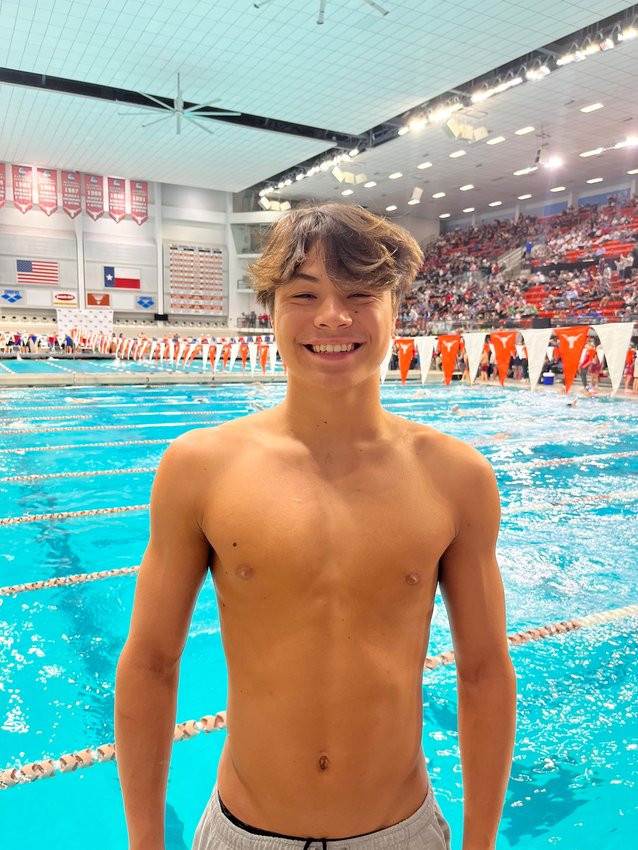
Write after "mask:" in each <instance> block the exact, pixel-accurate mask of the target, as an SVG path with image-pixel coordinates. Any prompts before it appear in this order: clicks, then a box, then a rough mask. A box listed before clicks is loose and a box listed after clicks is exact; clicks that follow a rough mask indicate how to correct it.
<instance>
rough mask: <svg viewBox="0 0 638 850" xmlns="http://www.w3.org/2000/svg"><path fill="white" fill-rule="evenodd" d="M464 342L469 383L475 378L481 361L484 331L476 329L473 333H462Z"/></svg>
mask: <svg viewBox="0 0 638 850" xmlns="http://www.w3.org/2000/svg"><path fill="white" fill-rule="evenodd" d="M463 341H464V342H465V350H466V351H467V365H468V369H469V370H470V383H472V384H473V383H474V381H475V380H476V372H477V370H478V367H479V366H480V363H481V355H482V354H483V346H484V345H485V332H484V331H476V332H474V333H466V334H463Z"/></svg>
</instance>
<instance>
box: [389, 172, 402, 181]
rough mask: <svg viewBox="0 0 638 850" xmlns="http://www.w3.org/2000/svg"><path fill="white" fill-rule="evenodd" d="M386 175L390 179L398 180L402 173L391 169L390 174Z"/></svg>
mask: <svg viewBox="0 0 638 850" xmlns="http://www.w3.org/2000/svg"><path fill="white" fill-rule="evenodd" d="M388 177H389V178H390V180H398V179H399V177H403V174H402V172H401V171H393V172H392V174H388Z"/></svg>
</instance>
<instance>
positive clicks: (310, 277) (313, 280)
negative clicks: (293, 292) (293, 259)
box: [290, 272, 319, 283]
mask: <svg viewBox="0 0 638 850" xmlns="http://www.w3.org/2000/svg"><path fill="white" fill-rule="evenodd" d="M293 280H307V281H308V282H309V283H319V278H318V277H314V275H311V274H305V272H295V273H294V274H293V275H292V277H291V278H290V283H292V281H293Z"/></svg>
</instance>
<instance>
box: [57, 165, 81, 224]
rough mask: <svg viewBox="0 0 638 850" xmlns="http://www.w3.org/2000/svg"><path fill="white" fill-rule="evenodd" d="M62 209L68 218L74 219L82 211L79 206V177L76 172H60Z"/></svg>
mask: <svg viewBox="0 0 638 850" xmlns="http://www.w3.org/2000/svg"><path fill="white" fill-rule="evenodd" d="M62 209H63V210H64V212H65V213H66V214H67V215H68V217H69V218H75V217H76V215H78V214H79V212H80V210H81V209H82V207H81V204H80V175H79V174H78V172H77V171H63V172H62Z"/></svg>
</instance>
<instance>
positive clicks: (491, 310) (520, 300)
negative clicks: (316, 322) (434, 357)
mask: <svg viewBox="0 0 638 850" xmlns="http://www.w3.org/2000/svg"><path fill="white" fill-rule="evenodd" d="M516 248H519V249H520V251H521V255H519V256H518V257H517V259H518V260H519V261H522V268H521V269H520V271H517V272H516V273H515V274H513V273H511V271H510V270H509V269H507V268H503V267H502V266H501V267H499V264H498V259H499V257H502V256H503V255H504V254H506V253H507V252H508V251H512V250H513V249H516ZM515 253H516V252H515ZM637 315H638V199H637V198H632V199H631V200H628V201H625V202H623V204H622V205H619V203H618V200H617V199H616V198H614V197H613V196H611V197H610V198H609V202H608V204H607V205H606V206H604V207H599V206H597V205H592V206H586V207H579V208H578V209H573V208H570V209H567V210H565V211H563V212H561V213H559V214H558V215H555V216H552V217H548V218H533V217H531V216H521V217H520V218H519V219H518V220H517V221H494V222H490V223H488V224H484V225H476V226H472V227H468V228H462V229H461V228H459V229H457V230H454V231H452V232H451V233H446V234H443V235H441V236H440V237H439V238H438V239H437V240H436V242H434V243H433V244H432V245H431V246H428V248H427V249H426V260H425V262H424V264H423V268H422V271H421V274H420V276H419V279H418V280H417V282H416V284H415V287H414V289H413V291H412V293H411V294H410V296H409V297H408V298H407V299H406V300H405V301H404V302H403V303H402V305H401V307H400V310H399V318H398V322H397V328H398V330H400V331H401V332H402V333H406V334H408V335H416V334H423V333H430V332H432V331H433V330H436V328H437V326H441V325H443V324H444V323H445V324H448V325H450V324H451V325H452V326H457V327H458V326H464V327H466V328H467V327H472V326H476V327H483V326H500V325H502V324H506V323H509V324H512V325H519V326H522V327H524V326H526V325H529V324H530V323H531V321H532V319H533V318H534V317H535V316H540V317H546V318H551V319H555V320H558V321H566V320H589V321H609V320H610V319H615V320H618V321H622V320H630V319H632V318H634V317H636V316H637Z"/></svg>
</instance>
